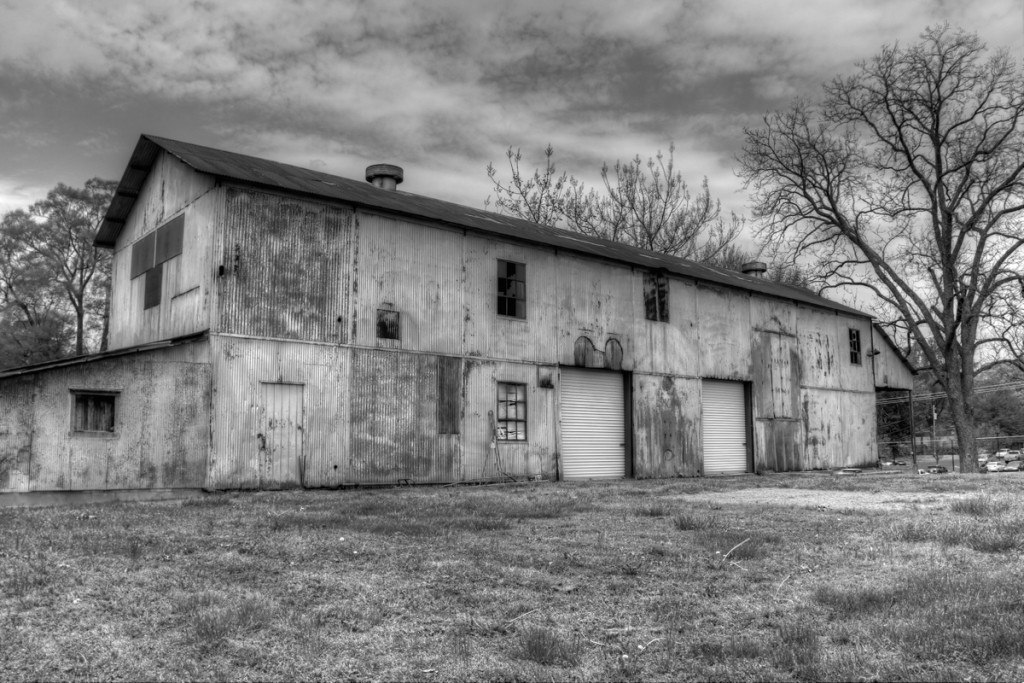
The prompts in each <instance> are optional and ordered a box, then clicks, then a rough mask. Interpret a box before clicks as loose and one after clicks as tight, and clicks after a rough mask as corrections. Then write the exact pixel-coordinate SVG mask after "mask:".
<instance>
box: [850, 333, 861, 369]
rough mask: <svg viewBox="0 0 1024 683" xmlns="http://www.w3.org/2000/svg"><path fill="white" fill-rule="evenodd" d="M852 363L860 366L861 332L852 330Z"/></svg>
mask: <svg viewBox="0 0 1024 683" xmlns="http://www.w3.org/2000/svg"><path fill="white" fill-rule="evenodd" d="M850 362H851V363H853V364H854V365H860V330H855V329H853V328H852V327H851V328H850Z"/></svg>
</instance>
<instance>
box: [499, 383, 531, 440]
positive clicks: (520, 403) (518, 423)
mask: <svg viewBox="0 0 1024 683" xmlns="http://www.w3.org/2000/svg"><path fill="white" fill-rule="evenodd" d="M497 421H498V439H500V440H501V441H526V385H525V384H512V383H511V382H498V419H497Z"/></svg>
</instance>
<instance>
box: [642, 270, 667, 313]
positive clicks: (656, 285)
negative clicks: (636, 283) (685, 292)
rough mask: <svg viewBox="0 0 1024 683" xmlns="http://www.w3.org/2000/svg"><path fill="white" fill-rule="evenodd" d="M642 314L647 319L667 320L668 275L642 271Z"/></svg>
mask: <svg viewBox="0 0 1024 683" xmlns="http://www.w3.org/2000/svg"><path fill="white" fill-rule="evenodd" d="M644 314H645V315H646V317H647V319H648V320H655V321H657V322H662V323H667V322H668V277H666V276H665V275H663V274H661V273H644Z"/></svg>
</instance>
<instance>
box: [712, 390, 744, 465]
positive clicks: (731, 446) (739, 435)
mask: <svg viewBox="0 0 1024 683" xmlns="http://www.w3.org/2000/svg"><path fill="white" fill-rule="evenodd" d="M745 404H746V401H745V397H744V391H743V384H742V383H741V382H718V381H714V380H704V381H703V382H701V407H702V410H701V444H702V446H703V455H704V474H743V473H744V472H746V471H747V469H748V468H747V410H746V405H745Z"/></svg>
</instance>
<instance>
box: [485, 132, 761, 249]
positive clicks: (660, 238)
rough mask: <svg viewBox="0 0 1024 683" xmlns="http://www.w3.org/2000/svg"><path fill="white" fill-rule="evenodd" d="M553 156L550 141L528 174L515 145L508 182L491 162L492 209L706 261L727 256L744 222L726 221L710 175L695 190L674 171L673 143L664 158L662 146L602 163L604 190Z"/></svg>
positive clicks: (543, 223) (508, 156) (509, 158)
mask: <svg viewBox="0 0 1024 683" xmlns="http://www.w3.org/2000/svg"><path fill="white" fill-rule="evenodd" d="M554 154H555V150H554V148H553V147H552V146H551V145H548V147H547V148H546V149H545V150H544V167H543V169H535V170H534V171H533V172H532V173H529V172H527V173H524V172H523V170H522V168H521V162H522V159H523V156H522V152H521V151H520V150H513V149H512V148H511V147H510V148H509V149H508V151H507V152H506V154H505V156H506V158H507V159H508V165H509V172H510V177H509V179H508V180H507V181H505V180H502V179H501V178H500V177H499V175H498V170H497V169H496V168H495V167H494V165H493V164H488V166H487V175H488V176H489V177H490V179H491V182H492V183H493V184H494V191H495V199H494V201H493V203H494V205H495V207H496V208H497V209H498V210H499V211H501V212H504V213H508V214H511V215H514V216H518V217H520V218H524V219H526V220H529V221H533V222H534V223H540V224H541V225H549V226H556V227H563V228H568V229H570V230H575V231H577V232H581V233H584V234H587V235H593V236H595V237H601V238H603V239H608V240H613V241H617V242H625V243H627V244H631V245H633V246H637V247H641V248H643V249H649V250H651V251H659V252H662V253H665V254H671V255H673V256H680V257H683V258H689V259H693V260H697V261H704V262H716V261H717V260H718V259H722V258H725V257H726V256H727V255H728V254H729V248H730V247H731V246H732V245H733V242H734V241H735V240H736V238H737V236H738V235H739V233H740V230H741V229H742V227H743V223H742V220H741V219H740V218H738V217H737V216H736V215H732V216H731V217H730V219H729V220H726V219H725V218H723V217H722V209H721V204H720V202H718V201H717V200H714V199H712V197H711V191H710V189H709V188H708V181H707V178H704V180H703V182H702V183H701V186H700V189H699V190H697V191H696V192H691V191H690V188H689V186H688V185H687V184H686V182H685V181H684V180H683V177H682V174H681V173H680V172H679V171H678V170H677V169H676V168H675V147H674V146H673V147H669V153H668V157H667V158H666V157H665V155H663V154H662V153H661V152H660V151H659V152H658V153H657V154H656V155H655V156H654V157H653V158H651V159H648V160H647V161H646V162H644V161H643V160H642V159H641V158H640V156H639V155H638V156H636V157H635V158H633V159H632V160H631V161H629V162H628V163H622V162H616V164H615V166H614V167H611V168H610V167H609V166H608V165H607V164H605V166H604V167H603V168H602V169H601V178H602V180H603V181H604V192H598V191H597V190H594V189H592V188H587V187H586V186H585V185H584V183H583V182H581V181H580V180H578V179H576V177H575V176H571V175H569V174H568V173H566V172H562V173H561V174H559V173H558V171H557V170H556V168H555V163H554ZM486 203H487V204H488V205H489V204H490V203H491V198H488V200H487V202H486Z"/></svg>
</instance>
